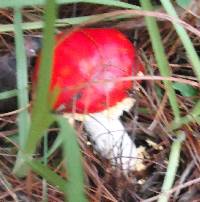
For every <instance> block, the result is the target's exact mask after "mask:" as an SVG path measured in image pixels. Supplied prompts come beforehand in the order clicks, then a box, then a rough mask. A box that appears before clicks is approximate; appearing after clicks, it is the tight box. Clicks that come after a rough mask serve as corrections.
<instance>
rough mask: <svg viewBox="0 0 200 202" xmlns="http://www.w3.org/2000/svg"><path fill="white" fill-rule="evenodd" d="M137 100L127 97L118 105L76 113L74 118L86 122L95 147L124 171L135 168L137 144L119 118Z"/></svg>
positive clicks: (85, 124)
mask: <svg viewBox="0 0 200 202" xmlns="http://www.w3.org/2000/svg"><path fill="white" fill-rule="evenodd" d="M134 102H135V100H134V99H132V98H125V99H124V100H123V101H122V102H120V103H118V104H117V105H116V106H114V107H111V108H110V109H109V110H105V111H103V112H100V113H93V114H89V115H84V116H82V115H80V114H75V115H74V118H75V119H77V120H81V121H83V123H84V126H85V129H86V130H87V132H88V133H89V135H90V136H89V137H90V139H91V140H92V141H93V142H94V143H95V144H94V145H93V147H94V148H95V150H96V151H97V152H99V154H100V155H101V156H103V157H104V158H106V159H109V160H110V161H111V163H112V165H113V166H114V167H119V168H122V169H123V171H124V172H128V171H130V170H134V168H135V164H136V161H137V160H136V158H137V149H136V146H135V144H134V142H133V140H131V138H130V137H129V135H128V134H127V132H126V130H125V128H124V126H123V125H122V123H121V121H120V120H119V118H120V116H121V115H122V113H123V111H128V110H129V109H130V108H131V107H132V106H133V105H134Z"/></svg>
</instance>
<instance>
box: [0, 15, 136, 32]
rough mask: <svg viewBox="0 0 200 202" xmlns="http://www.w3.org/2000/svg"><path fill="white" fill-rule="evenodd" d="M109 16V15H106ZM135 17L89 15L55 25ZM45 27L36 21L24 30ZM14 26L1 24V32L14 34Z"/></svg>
mask: <svg viewBox="0 0 200 202" xmlns="http://www.w3.org/2000/svg"><path fill="white" fill-rule="evenodd" d="M106 14H107V13H106ZM134 16H135V15H134V14H133V15H127V14H123V15H117V16H114V17H105V13H103V14H97V15H89V16H82V17H73V18H63V19H57V20H56V23H55V27H67V26H71V25H79V24H82V23H86V22H88V21H90V20H94V19H95V18H96V22H98V21H111V20H112V21H113V20H120V19H128V18H133V17H134ZM43 27H44V22H43V21H36V22H25V23H22V29H23V30H35V29H41V28H43ZM13 31H14V26H13V24H0V32H13Z"/></svg>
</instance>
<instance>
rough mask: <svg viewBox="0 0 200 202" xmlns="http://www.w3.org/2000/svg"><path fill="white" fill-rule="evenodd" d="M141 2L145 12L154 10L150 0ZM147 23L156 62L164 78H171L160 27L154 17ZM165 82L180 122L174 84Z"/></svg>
mask: <svg viewBox="0 0 200 202" xmlns="http://www.w3.org/2000/svg"><path fill="white" fill-rule="evenodd" d="M140 2H141V4H142V7H143V9H144V10H153V7H152V5H151V2H150V0H140ZM145 21H146V25H147V28H148V31H149V35H150V38H151V43H152V46H153V50H154V54H155V57H156V61H157V63H158V67H159V70H160V73H161V75H162V76H166V77H167V76H171V71H170V68H169V64H168V61H167V58H166V55H165V51H164V47H163V45H162V40H161V36H160V32H159V29H158V25H157V23H156V21H155V19H154V18H153V17H145ZM163 82H164V85H165V88H166V91H167V94H168V97H169V102H170V105H171V107H172V110H173V113H174V117H175V119H176V120H179V119H180V110H179V106H178V103H177V99H176V94H175V91H174V89H173V87H172V83H171V82H170V81H163Z"/></svg>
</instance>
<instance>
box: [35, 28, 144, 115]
mask: <svg viewBox="0 0 200 202" xmlns="http://www.w3.org/2000/svg"><path fill="white" fill-rule="evenodd" d="M56 38H57V44H56V47H55V50H54V65H53V72H52V81H51V86H50V92H52V91H53V90H55V88H59V92H60V93H59V95H58V98H57V100H56V102H55V105H54V109H59V108H62V109H63V108H64V111H66V112H71V111H72V108H74V109H75V111H76V112H79V113H85V112H90V113H93V112H99V111H102V110H104V109H106V108H107V107H109V106H113V105H115V104H116V103H117V102H120V101H121V100H122V99H124V98H125V97H126V96H127V91H128V90H129V89H131V88H132V84H133V83H132V81H123V82H120V81H117V80H119V78H120V77H126V76H133V75H136V74H137V72H138V71H143V66H142V64H141V63H140V62H139V60H138V59H137V56H136V53H135V49H134V47H133V45H132V43H131V42H130V41H129V40H128V39H127V38H126V37H125V36H124V35H123V34H122V33H121V32H119V31H117V30H115V29H102V28H98V29H97V28H94V29H79V30H78V31H74V32H71V33H70V34H67V35H65V34H60V35H58V36H57V37H56ZM38 67H39V66H38V65H36V68H35V69H36V72H37V71H38ZM105 80H107V81H105ZM108 80H109V81H108Z"/></svg>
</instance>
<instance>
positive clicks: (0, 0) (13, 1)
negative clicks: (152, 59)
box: [0, 0, 139, 9]
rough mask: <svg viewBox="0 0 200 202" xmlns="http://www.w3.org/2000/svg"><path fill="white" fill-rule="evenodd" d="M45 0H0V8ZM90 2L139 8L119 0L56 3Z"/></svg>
mask: <svg viewBox="0 0 200 202" xmlns="http://www.w3.org/2000/svg"><path fill="white" fill-rule="evenodd" d="M45 2H46V1H45V0H28V1H24V0H6V1H5V0H0V8H7V7H16V6H17V7H24V6H37V5H43V4H45ZM79 2H82V3H91V4H101V5H107V6H116V7H120V8H130V9H139V7H138V6H134V5H132V4H128V3H125V2H121V1H115V0H101V1H98V0H57V1H56V3H57V4H72V3H79Z"/></svg>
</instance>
